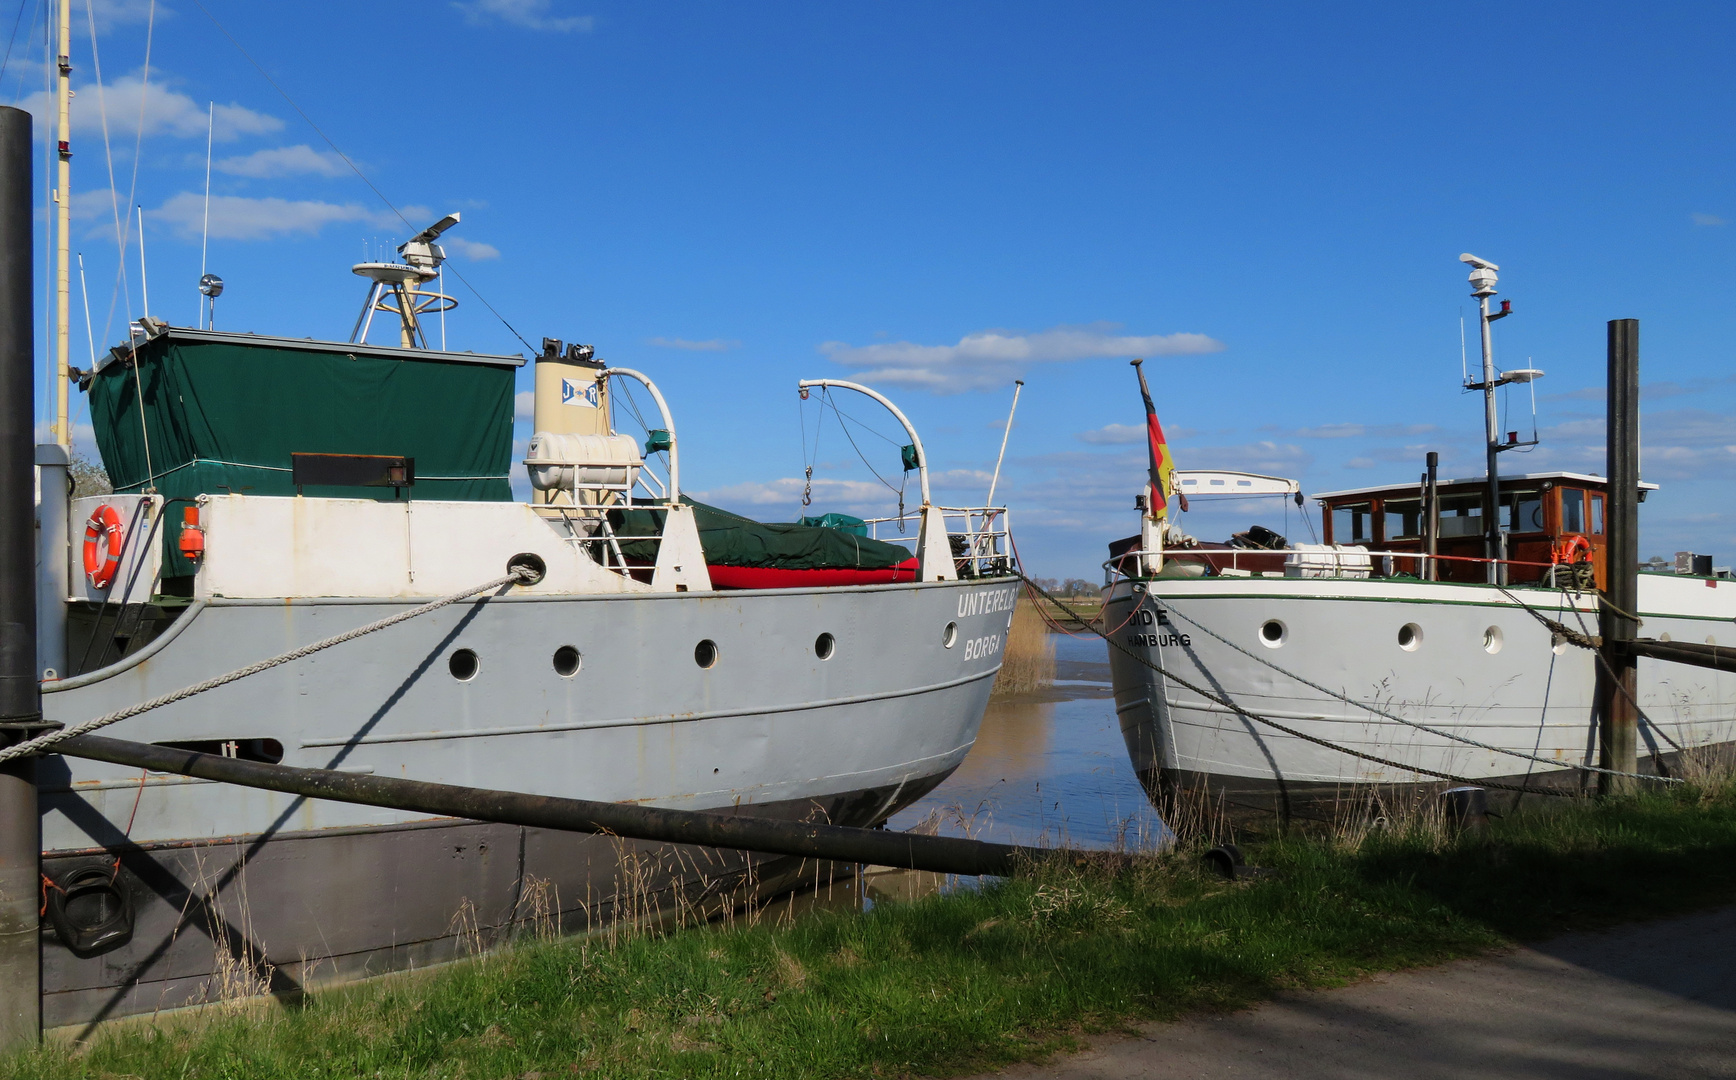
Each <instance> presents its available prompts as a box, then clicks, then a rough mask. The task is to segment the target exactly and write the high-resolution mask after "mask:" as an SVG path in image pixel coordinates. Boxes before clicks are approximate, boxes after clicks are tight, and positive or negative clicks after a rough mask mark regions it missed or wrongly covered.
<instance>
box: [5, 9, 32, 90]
mask: <svg viewBox="0 0 1736 1080" xmlns="http://www.w3.org/2000/svg"><path fill="white" fill-rule="evenodd" d="M25 3H26V0H18V14H17V15H16V16H14V17H13V19H12V36H11V37H9V38H7V39H6V56H5V57H4V58H0V79H4V78H5V77H6V65H8V64H10V63H11V62H12V46H13V44H15V43H16V42H17V41H18V28H19V27H20V26H22V25H24V6H25Z"/></svg>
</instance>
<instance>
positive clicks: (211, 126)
mask: <svg viewBox="0 0 1736 1080" xmlns="http://www.w3.org/2000/svg"><path fill="white" fill-rule="evenodd" d="M216 120H217V103H216V102H215V101H211V102H206V104H205V231H204V234H203V235H201V236H200V237H199V307H200V308H201V310H200V312H199V314H200V316H201V318H200V319H199V322H201V323H202V322H204V318H203V316H204V314H205V312H204V311H203V308H204V307H205V250H206V248H208V247H209V246H210V244H211V135H212V133H213V132H214V131H215V130H216ZM195 325H197V324H195Z"/></svg>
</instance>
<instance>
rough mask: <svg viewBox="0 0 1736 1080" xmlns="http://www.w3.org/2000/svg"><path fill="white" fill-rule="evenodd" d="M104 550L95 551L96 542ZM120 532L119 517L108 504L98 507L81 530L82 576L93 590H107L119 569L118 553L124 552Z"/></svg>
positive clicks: (96, 547) (119, 554)
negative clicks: (82, 541) (82, 537)
mask: <svg viewBox="0 0 1736 1080" xmlns="http://www.w3.org/2000/svg"><path fill="white" fill-rule="evenodd" d="M99 541H101V542H102V546H103V550H102V551H100V552H99V551H98V546H97V545H98V542H99ZM125 548H126V544H125V542H124V538H123V534H122V532H121V516H120V514H119V513H117V512H116V511H115V508H114V507H112V506H110V505H109V504H108V503H103V504H102V505H101V506H99V507H97V508H96V510H95V511H93V512H92V513H91V515H90V520H89V521H88V522H86V523H85V526H84V576H85V578H86V579H88V580H89V581H90V587H91V588H93V589H106V588H108V587H109V584H110V583H111V582H113V581H114V579H115V571H116V570H119V569H120V565H121V552H122V551H123V550H125Z"/></svg>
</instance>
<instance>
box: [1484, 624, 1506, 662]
mask: <svg viewBox="0 0 1736 1080" xmlns="http://www.w3.org/2000/svg"><path fill="white" fill-rule="evenodd" d="M1506 640H1507V638H1506V635H1504V634H1502V633H1501V628H1500V627H1499V626H1491V627H1489V628H1488V629H1487V630H1484V631H1483V651H1484V652H1486V653H1488V654H1489V655H1490V656H1494V655H1495V654H1496V653H1498V652H1500V651H1501V646H1502V645H1504V644H1505V643H1506Z"/></svg>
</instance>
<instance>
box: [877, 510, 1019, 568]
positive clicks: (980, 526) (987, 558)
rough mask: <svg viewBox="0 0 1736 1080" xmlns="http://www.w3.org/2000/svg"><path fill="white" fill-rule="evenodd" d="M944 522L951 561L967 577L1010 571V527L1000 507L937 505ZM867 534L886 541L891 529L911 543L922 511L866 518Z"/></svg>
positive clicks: (916, 531)
mask: <svg viewBox="0 0 1736 1080" xmlns="http://www.w3.org/2000/svg"><path fill="white" fill-rule="evenodd" d="M935 509H937V510H939V511H940V514H941V518H942V520H944V521H945V522H946V535H947V541H948V542H949V543H950V544H951V545H952V557H953V562H954V563H955V564H956V565H957V566H958V568H959V572H960V573H961V574H964V575H965V576H967V577H985V576H988V575H990V574H1004V573H1006V572H1007V571H1009V570H1011V569H1012V565H1013V560H1012V539H1011V538H1012V525H1011V522H1010V521H1009V520H1008V518H1007V508H1006V507H1004V506H938V507H935ZM865 524H866V525H867V526H868V535H869V536H870V537H872V538H874V539H875V540H889V539H891V537H890V536H888V535H882V532H881V530H882V527H884V528H885V530H886V532H887V533H890V532H891V529H892V527H893V526H897V527H898V535H899V537H900V538H906V539H910V540H915V539H916V537H917V535H918V534H919V533H920V532H921V529H922V511H921V510H920V509H915V510H907V511H905V512H904V513H903V514H895V515H893V516H891V517H880V518H869V519H867V521H866V522H865Z"/></svg>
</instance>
